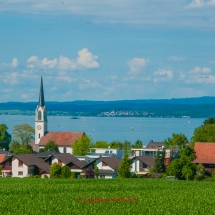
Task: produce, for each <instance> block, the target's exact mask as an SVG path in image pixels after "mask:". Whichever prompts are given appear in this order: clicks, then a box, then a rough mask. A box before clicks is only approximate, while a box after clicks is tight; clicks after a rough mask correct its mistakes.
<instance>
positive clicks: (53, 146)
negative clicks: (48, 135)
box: [44, 140, 59, 152]
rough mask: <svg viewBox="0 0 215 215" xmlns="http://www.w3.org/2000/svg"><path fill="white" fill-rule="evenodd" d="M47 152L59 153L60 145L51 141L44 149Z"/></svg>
mask: <svg viewBox="0 0 215 215" xmlns="http://www.w3.org/2000/svg"><path fill="white" fill-rule="evenodd" d="M46 151H52V152H59V149H58V145H57V144H55V142H54V141H52V140H50V141H49V142H48V143H47V144H46V145H45V147H44V152H46Z"/></svg>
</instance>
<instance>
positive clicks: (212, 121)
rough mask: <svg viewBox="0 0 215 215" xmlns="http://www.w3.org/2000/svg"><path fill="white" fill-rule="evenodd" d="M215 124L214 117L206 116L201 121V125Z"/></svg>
mask: <svg viewBox="0 0 215 215" xmlns="http://www.w3.org/2000/svg"><path fill="white" fill-rule="evenodd" d="M208 124H215V118H208V119H206V120H205V121H204V122H203V125H204V126H205V125H208Z"/></svg>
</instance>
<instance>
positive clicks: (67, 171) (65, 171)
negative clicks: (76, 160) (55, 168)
mask: <svg viewBox="0 0 215 215" xmlns="http://www.w3.org/2000/svg"><path fill="white" fill-rule="evenodd" d="M70 176H71V169H70V168H69V167H68V166H63V167H62V169H61V177H62V178H70Z"/></svg>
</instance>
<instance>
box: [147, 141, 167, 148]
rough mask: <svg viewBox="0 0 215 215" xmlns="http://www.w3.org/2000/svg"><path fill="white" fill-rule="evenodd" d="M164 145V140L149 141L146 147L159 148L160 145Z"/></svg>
mask: <svg viewBox="0 0 215 215" xmlns="http://www.w3.org/2000/svg"><path fill="white" fill-rule="evenodd" d="M162 146H163V142H153V141H151V142H149V143H148V145H147V146H146V148H150V149H151V148H153V149H158V148H159V147H162Z"/></svg>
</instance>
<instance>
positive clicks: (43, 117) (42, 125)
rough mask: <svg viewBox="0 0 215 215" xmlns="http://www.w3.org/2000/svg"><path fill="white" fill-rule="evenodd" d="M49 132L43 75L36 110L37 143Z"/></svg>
mask: <svg viewBox="0 0 215 215" xmlns="http://www.w3.org/2000/svg"><path fill="white" fill-rule="evenodd" d="M46 132H47V112H46V106H45V101H44V92H43V78H42V76H41V83H40V94H39V103H38V105H37V108H36V110H35V144H39V143H40V138H41V137H43V136H44V135H45V134H46Z"/></svg>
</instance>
